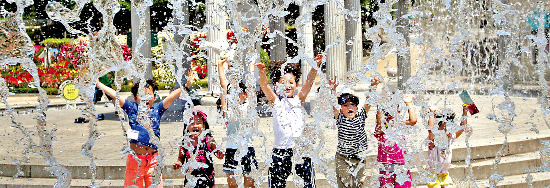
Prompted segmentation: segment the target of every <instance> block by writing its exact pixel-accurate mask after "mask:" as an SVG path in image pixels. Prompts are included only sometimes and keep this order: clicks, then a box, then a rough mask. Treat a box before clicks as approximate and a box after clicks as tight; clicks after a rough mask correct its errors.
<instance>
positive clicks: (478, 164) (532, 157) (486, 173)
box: [0, 152, 547, 187]
mask: <svg viewBox="0 0 550 188" xmlns="http://www.w3.org/2000/svg"><path fill="white" fill-rule="evenodd" d="M540 166H542V163H541V161H540V155H539V153H538V152H530V153H522V154H515V155H508V156H504V157H502V158H501V160H500V163H499V165H498V172H499V174H501V175H502V176H510V177H515V176H522V175H523V176H525V174H526V173H527V171H528V170H529V169H535V168H537V167H540ZM472 168H473V171H474V174H475V179H477V180H486V179H488V178H489V177H490V176H491V175H492V174H493V173H494V159H491V158H489V159H478V160H473V161H472ZM467 170H468V169H467V164H465V162H456V163H453V164H452V165H451V168H450V170H449V171H450V174H451V176H452V177H453V180H454V181H455V183H463V182H466V174H467ZM371 172H372V171H371ZM171 173H172V174H169V172H166V173H164V174H163V176H164V177H165V178H166V179H165V180H164V181H165V182H166V183H165V185H167V186H168V185H173V186H175V187H178V186H182V185H183V180H184V178H183V175H182V173H181V172H180V171H173V170H172V171H171ZM372 173H377V172H372ZM372 173H370V174H367V180H368V181H370V180H371V178H372V175H373V174H372ZM412 174H413V177H414V176H418V175H419V172H418V171H417V170H416V169H415V170H412ZM123 175H124V173H118V175H117V178H112V177H111V178H107V179H106V180H104V178H100V177H98V178H97V182H98V183H101V185H102V186H107V187H111V186H112V187H118V186H121V185H122V182H123V180H122V179H123V177H122V176H123ZM216 175H217V178H216V185H217V186H216V187H218V186H219V187H225V186H227V185H226V184H227V181H226V178H225V174H224V173H221V174H220V173H217V174H216ZM174 176H178V178H174ZM73 178H74V177H73ZM262 179H263V180H264V181H267V177H263V178H262ZM316 179H317V180H316V183H317V185H318V186H319V187H327V186H328V187H330V184H329V183H328V181H327V180H326V178H325V177H324V175H323V174H321V173H317V176H316ZM505 180H506V179H505ZM534 180H537V181H538V179H537V178H534ZM544 181H547V180H544ZM54 183H55V178H53V177H50V178H48V177H45V178H25V177H23V178H16V179H13V178H12V177H1V176H0V186H2V185H20V186H23V187H33V186H37V187H41V186H42V185H47V186H50V185H53V184H54ZM89 183H90V179H89V178H74V179H73V180H72V182H71V186H75V187H79V186H82V187H86V186H88V184H89ZM287 183H288V184H289V185H294V183H293V182H292V177H291V178H289V179H288V180H287ZM366 183H368V184H370V182H366ZM416 183H417V184H418V185H424V184H425V183H426V182H416ZM262 185H265V186H267V185H266V182H264V183H262ZM321 185H324V186H321ZM482 187H483V186H482Z"/></svg>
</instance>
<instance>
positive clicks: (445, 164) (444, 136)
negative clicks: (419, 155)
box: [428, 105, 468, 188]
mask: <svg viewBox="0 0 550 188" xmlns="http://www.w3.org/2000/svg"><path fill="white" fill-rule="evenodd" d="M430 112H431V113H433V112H435V110H433V109H430ZM467 115H468V108H467V106H466V105H463V107H462V117H464V120H463V121H462V122H460V126H463V125H466V124H467V123H468V122H467V119H466V118H465V117H466V116H467ZM434 116H435V118H434ZM434 116H430V118H429V120H428V125H429V126H430V128H433V127H434V122H435V120H436V119H437V125H438V128H437V131H436V132H435V134H434V132H433V131H432V130H430V129H428V133H429V135H428V165H429V166H430V170H432V172H433V173H434V174H436V175H437V179H436V181H435V182H430V183H428V187H430V188H435V187H437V188H440V187H445V186H447V185H452V184H453V179H452V178H451V176H449V166H450V165H451V158H453V150H452V148H451V145H452V144H453V142H454V141H455V139H456V138H458V137H460V135H461V134H462V132H464V129H460V130H458V131H456V132H454V133H451V132H448V131H447V123H453V122H454V119H455V113H454V112H452V111H450V110H441V112H436V113H435V114H434ZM436 134H437V135H438V136H440V137H439V138H440V139H441V141H442V143H441V144H436V141H434V138H435V137H436ZM438 140H439V139H438Z"/></svg>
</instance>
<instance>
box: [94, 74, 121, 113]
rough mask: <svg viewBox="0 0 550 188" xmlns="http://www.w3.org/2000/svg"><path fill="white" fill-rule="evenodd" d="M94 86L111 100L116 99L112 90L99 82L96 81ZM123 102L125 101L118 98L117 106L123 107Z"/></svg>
mask: <svg viewBox="0 0 550 188" xmlns="http://www.w3.org/2000/svg"><path fill="white" fill-rule="evenodd" d="M96 85H97V87H99V89H101V90H102V91H103V92H104V93H105V95H107V96H109V97H111V98H112V99H115V98H116V91H115V90H114V89H113V88H110V87H108V86H106V85H105V84H103V83H101V82H100V81H99V80H97V81H96ZM113 101H114V100H113ZM124 102H126V100H122V99H121V98H120V97H119V98H118V104H120V106H121V107H122V106H124Z"/></svg>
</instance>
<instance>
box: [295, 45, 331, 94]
mask: <svg viewBox="0 0 550 188" xmlns="http://www.w3.org/2000/svg"><path fill="white" fill-rule="evenodd" d="M324 57H325V55H323V54H319V55H317V56H316V57H315V61H316V62H317V67H319V66H320V65H321V63H323V58H324ZM315 76H317V70H316V69H314V68H313V67H312V68H311V69H310V70H309V73H308V74H307V80H306V82H305V83H304V85H303V86H302V90H300V93H298V98H299V99H300V101H302V104H303V103H304V102H305V101H306V97H307V95H308V94H309V91H310V90H311V87H312V86H313V81H314V80H315Z"/></svg>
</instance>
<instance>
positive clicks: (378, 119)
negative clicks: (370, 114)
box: [374, 107, 384, 134]
mask: <svg viewBox="0 0 550 188" xmlns="http://www.w3.org/2000/svg"><path fill="white" fill-rule="evenodd" d="M378 108H380V107H378ZM383 116H384V113H382V111H381V110H380V109H377V110H376V127H375V128H374V134H380V133H382V118H384V117H383Z"/></svg>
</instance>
